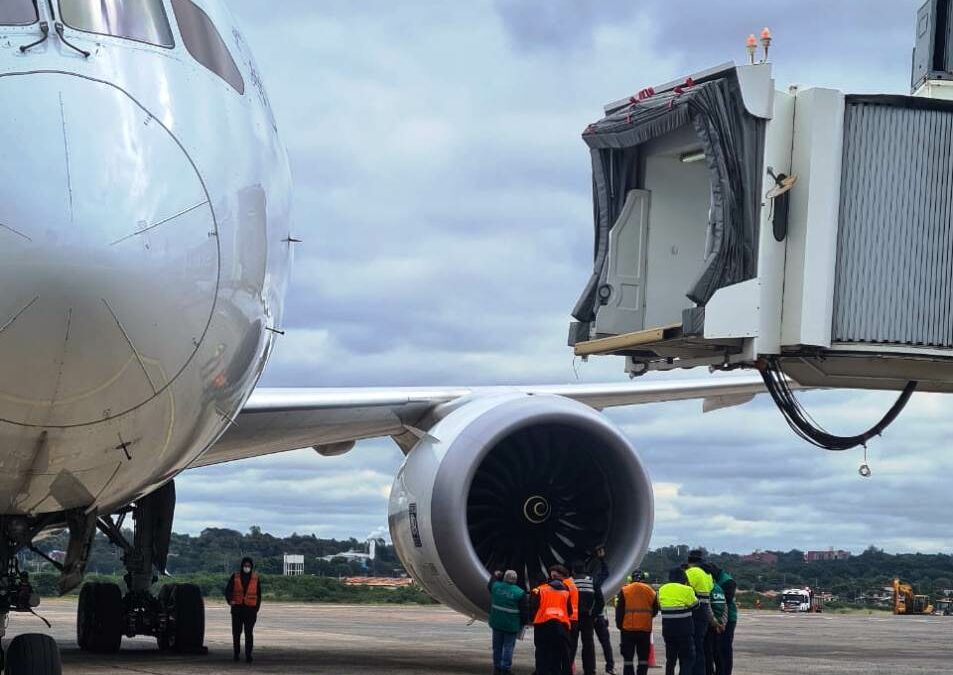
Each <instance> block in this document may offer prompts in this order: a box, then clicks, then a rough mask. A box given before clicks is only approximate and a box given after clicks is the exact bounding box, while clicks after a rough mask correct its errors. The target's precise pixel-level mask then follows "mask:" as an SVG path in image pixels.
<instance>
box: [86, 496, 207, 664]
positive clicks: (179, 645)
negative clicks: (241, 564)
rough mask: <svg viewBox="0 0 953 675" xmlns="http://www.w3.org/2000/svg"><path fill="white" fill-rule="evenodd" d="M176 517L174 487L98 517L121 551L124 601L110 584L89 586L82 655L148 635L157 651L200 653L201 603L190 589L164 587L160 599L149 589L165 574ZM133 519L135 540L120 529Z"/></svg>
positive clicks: (198, 593) (185, 586)
mask: <svg viewBox="0 0 953 675" xmlns="http://www.w3.org/2000/svg"><path fill="white" fill-rule="evenodd" d="M174 512H175V486H174V484H173V483H172V482H169V483H167V484H166V485H165V486H163V487H161V488H159V489H158V490H156V491H155V492H153V493H151V494H149V495H147V496H146V497H143V498H142V499H140V500H139V501H137V502H136V503H135V504H133V505H131V506H128V507H126V508H125V509H123V510H122V511H120V512H119V513H118V514H116V516H115V518H114V517H112V516H101V517H100V518H99V519H98V520H97V522H96V526H97V527H98V528H99V530H100V531H102V532H103V533H104V534H105V535H106V537H107V538H108V539H109V541H110V542H111V543H113V544H114V545H115V546H118V547H119V548H120V549H121V550H122V552H123V553H122V562H123V565H124V566H125V568H126V574H125V576H124V581H125V584H126V588H127V593H126V594H125V596H124V595H123V593H122V591H121V590H120V588H119V586H117V585H116V584H111V583H87V584H86V585H85V586H84V587H83V590H82V592H81V593H80V597H79V608H78V610H77V621H76V626H77V628H76V635H77V642H78V643H79V646H80V648H81V649H83V650H87V651H93V652H107V653H111V652H116V651H119V646H120V643H121V642H122V636H123V635H126V636H127V637H134V636H136V635H151V636H153V637H155V638H156V640H157V641H158V643H159V647H160V648H161V649H174V650H176V651H180V652H203V651H204V647H203V645H204V644H205V604H204V602H203V600H202V593H201V590H200V589H199V587H198V586H196V585H194V584H167V585H165V586H163V587H162V589H161V590H160V592H159V595H158V597H157V596H155V595H153V594H152V586H153V585H154V584H155V583H156V582H157V581H158V574H159V573H162V572H164V571H165V566H166V561H167V560H168V557H169V542H170V540H171V537H172V516H173V514H174ZM130 514H131V515H132V520H133V538H132V541H131V542H130V541H128V539H127V538H126V536H125V535H124V534H123V531H122V525H123V522H124V521H125V519H126V517H127V516H128V515H130Z"/></svg>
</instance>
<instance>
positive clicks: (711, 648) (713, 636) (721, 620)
mask: <svg viewBox="0 0 953 675" xmlns="http://www.w3.org/2000/svg"><path fill="white" fill-rule="evenodd" d="M702 569H703V570H705V571H706V572H708V574H710V575H711V578H712V579H717V578H718V576H719V575H720V574H721V570H719V569H718V567H717V566H715V564H714V563H711V562H707V563H705V564H704V565H702ZM709 601H710V604H711V613H712V616H714V617H715V621H716V622H717V624H718V625H717V626H714V627H709V629H708V634H707V635H706V636H705V672H706V673H707V674H708V675H721V673H722V672H723V670H724V668H723V667H722V664H721V635H722V633H723V632H724V630H725V624H726V623H728V601H727V600H725V591H724V590H723V589H722V588H721V586H719V585H718V582H717V581H715V582H714V584H713V585H712V587H711V596H710V598H709Z"/></svg>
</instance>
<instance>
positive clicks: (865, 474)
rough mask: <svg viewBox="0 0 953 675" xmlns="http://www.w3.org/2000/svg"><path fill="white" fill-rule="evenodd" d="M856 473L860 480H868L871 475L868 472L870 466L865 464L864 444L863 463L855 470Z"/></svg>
mask: <svg viewBox="0 0 953 675" xmlns="http://www.w3.org/2000/svg"><path fill="white" fill-rule="evenodd" d="M857 473H859V474H860V477H861V478H870V474H871V473H872V472H871V470H870V465H869V464H867V444H866V443H865V444H864V461H863V463H862V464H861V465H860V468H859V469H857Z"/></svg>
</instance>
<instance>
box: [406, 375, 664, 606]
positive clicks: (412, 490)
mask: <svg viewBox="0 0 953 675" xmlns="http://www.w3.org/2000/svg"><path fill="white" fill-rule="evenodd" d="M653 520H654V503H653V495H652V484H651V482H650V481H649V477H648V474H647V473H646V471H645V468H644V467H643V466H642V462H641V460H640V459H639V457H638V455H637V454H636V452H635V449H634V448H633V447H632V445H631V444H630V443H629V441H628V440H627V439H626V438H625V436H624V435H623V434H622V432H621V431H620V430H619V429H618V428H617V427H616V426H615V425H613V424H612V423H611V422H609V421H608V420H607V419H606V418H605V417H604V416H603V415H602V414H600V413H598V412H596V411H595V410H592V409H591V408H589V407H587V406H585V405H583V404H581V403H577V402H575V401H572V400H569V399H566V398H562V397H558V396H527V395H524V394H520V393H506V394H499V395H493V396H486V397H476V398H472V399H469V400H466V401H463V402H462V403H460V404H457V405H454V406H453V408H452V410H451V411H450V412H449V413H447V414H446V416H444V417H443V418H442V419H441V420H440V421H439V422H437V424H436V425H435V426H434V427H433V428H432V429H431V430H430V432H429V433H428V434H427V436H426V437H425V438H423V439H422V440H421V441H420V442H419V443H418V444H417V445H416V447H414V449H413V450H412V451H411V452H410V453H409V454H408V456H407V459H406V460H405V461H404V464H403V466H402V467H401V468H400V471H399V472H398V474H397V478H396V479H395V481H394V487H393V489H392V491H391V496H390V509H389V521H390V532H391V538H392V539H393V542H394V546H395V547H396V549H397V554H398V555H399V556H400V559H401V561H402V562H403V563H404V565H405V567H406V568H407V571H408V572H409V573H410V575H411V576H413V577H414V579H416V580H417V582H418V583H420V584H421V585H422V586H423V587H424V588H425V589H426V590H427V592H428V593H430V594H431V595H432V596H433V597H434V598H436V599H437V600H439V601H440V602H442V603H444V604H445V605H447V606H449V607H451V608H453V609H455V610H457V611H458V612H461V613H463V614H466V615H468V616H472V617H475V618H480V619H483V618H485V617H486V616H487V613H488V610H489V596H488V593H487V590H486V584H487V581H488V580H489V575H490V572H491V571H493V570H506V569H514V570H516V571H517V573H518V574H519V575H520V581H521V583H523V584H524V585H526V584H531V583H536V581H537V580H540V579H541V578H542V576H543V575H544V573H545V570H546V568H547V567H548V566H549V565H551V564H554V563H564V564H567V565H568V564H569V563H570V562H571V561H572V560H575V559H579V558H585V557H587V555H588V554H589V553H590V552H591V551H592V550H594V549H595V548H596V547H597V546H598V545H600V544H602V545H605V547H606V550H607V551H608V557H607V562H608V565H609V569H610V571H611V576H610V578H609V579H608V581H607V582H606V584H605V587H604V592H605V593H606V595H607V597H609V596H610V594H613V593H615V592H616V591H617V590H618V589H619V587H620V586H621V585H622V582H623V580H624V579H625V577H626V575H627V574H629V573H630V572H631V571H632V570H633V569H634V568H635V566H636V565H638V563H639V562H640V561H641V560H642V556H643V555H644V554H645V551H646V549H647V548H648V545H649V539H650V537H651V534H652V525H653Z"/></svg>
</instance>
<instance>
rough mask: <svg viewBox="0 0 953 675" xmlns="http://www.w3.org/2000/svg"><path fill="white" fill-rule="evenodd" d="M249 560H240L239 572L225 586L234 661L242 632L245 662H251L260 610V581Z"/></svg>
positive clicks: (246, 558) (236, 657) (253, 564)
mask: <svg viewBox="0 0 953 675" xmlns="http://www.w3.org/2000/svg"><path fill="white" fill-rule="evenodd" d="M254 566H255V563H254V562H253V561H252V559H251V558H248V557H245V558H242V565H241V571H240V572H235V573H234V574H233V575H232V576H231V577H230V578H229V580H228V583H227V584H225V600H226V602H228V604H229V606H230V607H231V608H232V647H233V648H234V651H235V660H236V661H238V659H239V655H240V653H241V639H242V632H243V631H244V633H245V661H247V662H248V663H251V662H252V656H251V653H252V649H254V647H255V635H254V632H255V622H256V621H257V620H258V610H259V609H261V579H259V577H258V574H257V573H256V572H255V571H254Z"/></svg>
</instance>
